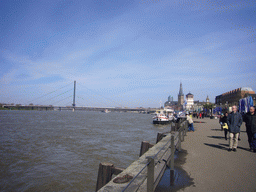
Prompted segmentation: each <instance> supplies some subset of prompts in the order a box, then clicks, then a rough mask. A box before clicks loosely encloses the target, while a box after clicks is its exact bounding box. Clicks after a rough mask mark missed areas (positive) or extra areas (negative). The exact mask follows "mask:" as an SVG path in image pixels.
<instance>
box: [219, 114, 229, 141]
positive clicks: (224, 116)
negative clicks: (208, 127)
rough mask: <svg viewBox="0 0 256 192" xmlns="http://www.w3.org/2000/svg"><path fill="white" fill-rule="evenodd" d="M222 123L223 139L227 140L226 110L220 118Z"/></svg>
mask: <svg viewBox="0 0 256 192" xmlns="http://www.w3.org/2000/svg"><path fill="white" fill-rule="evenodd" d="M220 121H221V123H222V125H221V127H222V130H224V136H225V140H228V138H227V135H228V112H226V113H225V114H224V115H223V117H222V118H221V119H220Z"/></svg>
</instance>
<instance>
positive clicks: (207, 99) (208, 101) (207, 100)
mask: <svg viewBox="0 0 256 192" xmlns="http://www.w3.org/2000/svg"><path fill="white" fill-rule="evenodd" d="M206 103H207V104H209V103H210V99H209V97H208V95H207V97H206Z"/></svg>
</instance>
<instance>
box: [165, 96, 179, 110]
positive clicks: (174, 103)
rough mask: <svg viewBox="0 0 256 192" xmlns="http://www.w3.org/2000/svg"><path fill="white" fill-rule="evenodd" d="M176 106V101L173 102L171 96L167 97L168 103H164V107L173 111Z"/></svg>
mask: <svg viewBox="0 0 256 192" xmlns="http://www.w3.org/2000/svg"><path fill="white" fill-rule="evenodd" d="M177 105H178V101H173V97H172V96H171V95H170V96H169V97H168V101H166V102H165V103H164V107H170V108H173V109H176V106H177Z"/></svg>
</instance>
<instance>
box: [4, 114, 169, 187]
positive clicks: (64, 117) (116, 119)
mask: <svg viewBox="0 0 256 192" xmlns="http://www.w3.org/2000/svg"><path fill="white" fill-rule="evenodd" d="M166 131H170V125H153V124H152V115H150V114H137V113H136V114H135V113H118V112H110V113H102V112H91V111H90V112H89V111H75V112H72V111H0V190H1V191H88V192H91V191H95V188H96V181H97V175H98V168H99V163H100V162H108V163H113V164H114V165H115V166H117V167H121V168H126V167H128V166H129V165H130V164H131V163H132V162H133V161H135V160H137V159H138V157H139V152H140V146H141V142H142V141H149V142H150V143H152V144H155V142H156V137H157V133H158V132H166Z"/></svg>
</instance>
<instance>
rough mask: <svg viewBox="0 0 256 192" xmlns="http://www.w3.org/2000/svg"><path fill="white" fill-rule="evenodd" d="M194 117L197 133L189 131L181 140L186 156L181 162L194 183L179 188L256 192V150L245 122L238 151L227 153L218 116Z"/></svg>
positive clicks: (186, 191) (188, 190)
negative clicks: (255, 150) (249, 137)
mask: <svg viewBox="0 0 256 192" xmlns="http://www.w3.org/2000/svg"><path fill="white" fill-rule="evenodd" d="M193 120H194V127H195V132H188V133H187V136H186V137H185V141H184V142H182V150H183V151H182V152H183V153H187V155H185V156H184V159H183V160H184V161H185V163H184V164H182V165H181V167H182V169H184V170H185V171H186V172H187V174H188V175H189V176H190V178H192V183H191V184H190V186H188V187H185V188H183V189H180V190H178V191H185V192H201V191H205V192H206V191H207V192H215V191H216V192H220V191H232V192H236V191H237V192H241V191H253V192H255V191H256V153H253V152H251V151H249V150H248V149H249V146H248V141H247V134H246V132H245V124H244V123H243V125H242V127H241V131H242V132H241V135H240V138H241V140H240V141H239V142H238V148H237V152H233V151H231V152H228V151H227V149H228V147H229V145H228V143H229V142H228V140H225V138H224V132H223V131H221V130H220V125H219V120H218V119H209V118H204V119H196V118H194V119H193ZM197 121H198V123H197ZM200 122H201V123H200ZM182 152H181V153H182ZM181 158H182V157H181Z"/></svg>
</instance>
